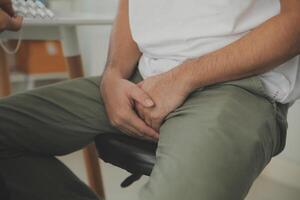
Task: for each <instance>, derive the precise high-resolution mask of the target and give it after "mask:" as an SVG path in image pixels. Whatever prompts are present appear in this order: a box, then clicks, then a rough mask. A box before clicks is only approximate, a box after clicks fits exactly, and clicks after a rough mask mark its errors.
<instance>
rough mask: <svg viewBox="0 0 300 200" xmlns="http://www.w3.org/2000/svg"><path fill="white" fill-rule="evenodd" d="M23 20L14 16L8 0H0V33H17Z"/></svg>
mask: <svg viewBox="0 0 300 200" xmlns="http://www.w3.org/2000/svg"><path fill="white" fill-rule="evenodd" d="M22 22H23V18H22V17H20V16H15V12H14V10H13V8H12V4H11V1H10V0H0V32H2V31H4V30H11V31H17V30H19V29H20V28H21V26H22Z"/></svg>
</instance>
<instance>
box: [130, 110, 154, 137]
mask: <svg viewBox="0 0 300 200" xmlns="http://www.w3.org/2000/svg"><path fill="white" fill-rule="evenodd" d="M127 125H130V126H131V127H134V128H135V129H137V131H138V132H139V133H140V134H143V135H147V136H149V137H151V138H155V139H158V138H159V133H158V132H156V131H155V130H154V129H152V128H151V127H149V126H147V125H146V124H145V122H143V120H141V119H140V118H139V117H138V116H137V115H136V114H135V113H134V112H132V113H129V114H128V118H127Z"/></svg>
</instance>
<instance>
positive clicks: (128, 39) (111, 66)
mask: <svg viewBox="0 0 300 200" xmlns="http://www.w3.org/2000/svg"><path fill="white" fill-rule="evenodd" d="M140 56H141V52H140V51H139V49H138V47H137V44H136V43H135V42H134V40H133V38H132V36H131V32H130V26H129V16H128V0H120V5H119V9H118V14H117V17H116V19H115V23H114V26H113V29H112V32H111V38H110V45H109V53H108V58H107V63H106V69H105V72H104V77H105V76H118V77H121V78H125V79H128V78H129V77H130V76H131V74H132V73H133V71H134V69H135V68H136V64H137V62H138V60H139V58H140Z"/></svg>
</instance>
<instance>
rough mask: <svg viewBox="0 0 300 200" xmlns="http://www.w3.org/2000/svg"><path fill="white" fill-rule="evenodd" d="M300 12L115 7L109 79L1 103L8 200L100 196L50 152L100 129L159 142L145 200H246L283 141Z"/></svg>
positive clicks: (134, 2) (224, 2) (239, 5)
mask: <svg viewBox="0 0 300 200" xmlns="http://www.w3.org/2000/svg"><path fill="white" fill-rule="evenodd" d="M299 10H300V1H298V0H281V1H279V0H243V1H240V0H231V1H228V0H219V1H206V0H186V1H182V0H165V1H161V0H151V1H148V0H120V5H119V9H118V14H117V17H116V20H115V24H114V27H113V31H112V35H111V42H110V49H109V56H108V60H107V64H106V70H105V72H104V74H103V76H102V78H99V77H91V78H82V79H77V80H72V81H66V82H64V83H59V84H55V85H52V86H49V87H43V88H40V89H37V90H33V91H29V92H26V93H22V94H17V95H14V96H11V97H8V98H5V99H2V100H0V122H1V123H0V144H1V152H0V156H1V157H0V172H1V173H2V174H3V176H4V178H5V181H6V184H7V186H8V188H9V189H10V191H11V196H12V197H11V199H13V200H15V199H26V200H27V199H28V200H29V199H30V200H31V199H56V200H59V199H64V200H68V199H72V200H77V199H97V197H96V196H95V195H94V194H93V193H92V192H91V191H90V190H89V189H88V188H87V187H86V186H85V185H83V184H82V183H81V182H80V181H79V180H78V179H77V178H76V177H75V176H74V175H73V174H72V173H71V172H70V171H69V170H68V169H67V168H66V167H65V166H64V165H63V164H62V163H60V162H59V161H58V160H57V159H55V157H54V156H56V155H64V154H68V153H70V152H73V151H76V150H78V149H80V148H82V147H84V146H85V145H86V144H88V143H90V142H91V141H93V139H94V138H95V137H96V136H97V135H99V134H102V133H111V134H117V133H120V134H128V135H131V136H132V137H139V138H141V139H150V140H155V141H158V149H157V155H156V156H157V163H156V165H155V167H154V169H153V171H152V174H151V176H150V179H149V181H148V183H147V184H146V185H145V186H144V187H143V188H142V190H141V191H140V194H139V199H141V200H171V199H172V200H179V199H180V200H181V199H189V200H196V199H203V200H240V199H243V198H244V197H245V196H246V195H247V192H248V190H249V188H250V187H251V185H252V183H253V181H254V180H255V178H256V177H257V176H258V175H259V174H260V172H261V171H262V170H263V168H264V167H265V166H266V165H267V164H268V162H269V161H270V160H271V158H272V157H273V156H275V155H277V154H278V153H280V152H281V151H282V150H283V148H284V145H285V136H286V128H287V127H286V114H287V110H288V106H289V103H290V102H293V101H295V100H296V99H297V98H298V97H299V87H297V86H299V85H300V84H299V57H298V56H297V55H298V54H299V52H300V45H299V44H300V12H299ZM137 65H138V69H139V70H137V67H136V66H137ZM99 88H100V89H99Z"/></svg>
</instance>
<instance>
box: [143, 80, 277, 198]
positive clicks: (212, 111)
mask: <svg viewBox="0 0 300 200" xmlns="http://www.w3.org/2000/svg"><path fill="white" fill-rule="evenodd" d="M279 145H280V133H279V129H278V126H277V121H276V114H275V111H274V105H273V104H272V103H271V102H270V101H268V100H267V99H266V98H265V97H262V96H260V95H258V94H255V93H253V92H250V91H248V90H246V89H243V88H241V87H237V86H232V85H222V84H220V85H216V86H213V87H209V88H207V89H205V90H203V91H200V90H199V91H196V92H194V93H193V94H192V95H191V96H190V97H189V98H188V100H187V101H186V102H185V103H184V104H183V105H182V106H181V107H180V108H178V109H177V110H176V111H175V112H172V113H171V114H170V115H169V116H168V118H167V120H166V121H165V123H164V124H163V126H162V127H161V129H160V140H159V143H158V150H157V163H156V165H155V167H154V169H153V172H152V174H151V176H150V180H149V182H148V183H147V184H146V185H145V187H144V188H143V189H142V190H141V193H140V199H142V200H150V199H152V200H166V199H172V200H181V199H189V200H196V199H205V200H220V199H222V200H239V199H243V198H244V197H245V195H246V194H247V192H248V190H249V188H250V186H251V184H252V183H253V181H254V179H255V178H256V177H257V176H258V175H259V173H260V172H261V171H262V169H263V168H264V167H265V166H266V164H267V163H268V162H269V161H270V159H271V157H272V156H273V155H274V154H276V153H278V152H277V151H278V149H280V147H279Z"/></svg>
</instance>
